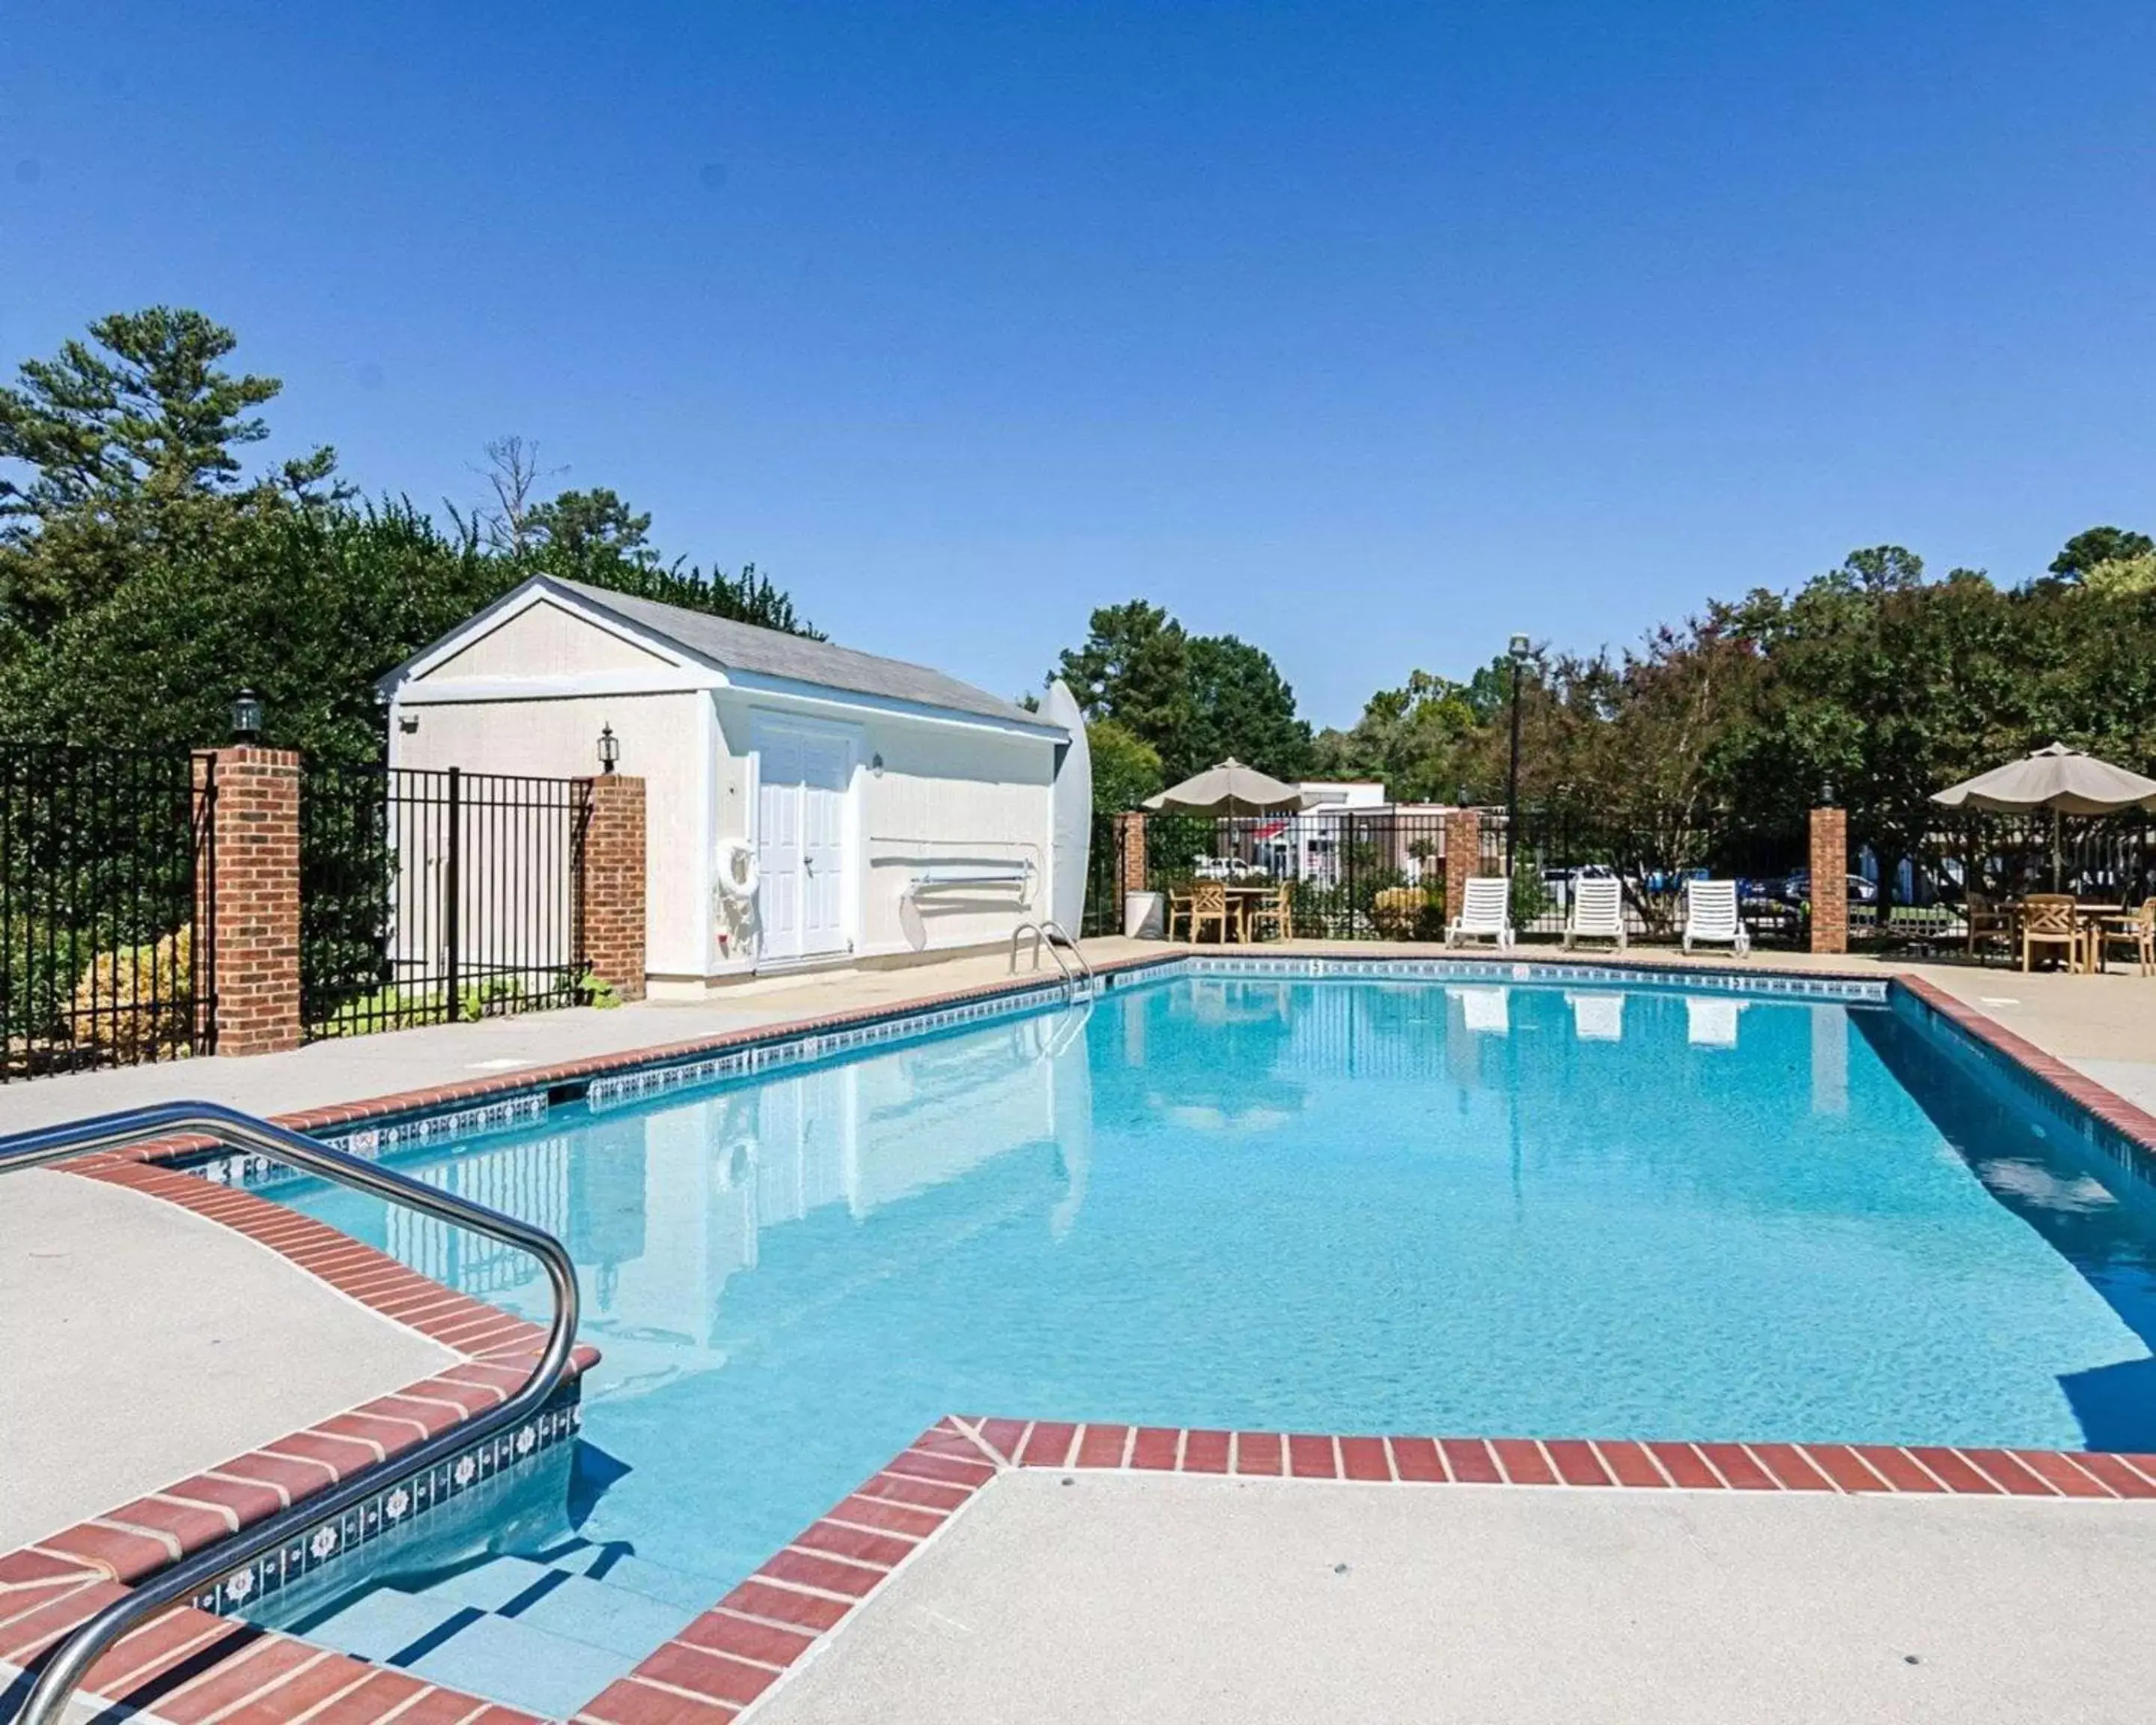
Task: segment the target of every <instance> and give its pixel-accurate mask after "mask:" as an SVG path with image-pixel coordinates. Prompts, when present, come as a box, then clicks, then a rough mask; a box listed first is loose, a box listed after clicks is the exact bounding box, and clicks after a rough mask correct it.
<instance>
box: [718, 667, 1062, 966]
mask: <svg viewBox="0 0 2156 1725" xmlns="http://www.w3.org/2000/svg"><path fill="white" fill-rule="evenodd" d="M715 701H716V711H717V713H718V716H719V730H720V733H721V756H720V758H719V759H718V761H717V762H716V796H715V798H714V801H715V803H716V809H717V811H718V813H717V828H716V831H717V834H718V836H720V837H723V838H739V839H743V840H745V841H749V840H752V839H753V837H754V830H755V820H756V814H755V809H756V783H757V758H756V757H757V751H756V747H755V743H754V741H753V735H754V727H755V722H756V719H757V716H758V715H762V716H765V717H767V718H769V719H773V720H778V721H787V720H794V721H798V722H801V723H804V724H813V725H814V726H818V727H819V728H820V729H824V730H836V731H840V732H845V733H846V734H847V735H848V736H849V737H850V739H851V741H852V743H853V750H854V759H855V768H854V776H853V784H852V787H851V790H850V798H851V802H852V804H853V808H852V818H851V822H850V825H851V829H852V831H853V833H854V834H855V842H854V847H853V850H854V854H853V856H852V858H851V860H850V868H851V871H852V879H851V880H850V883H849V888H848V890H849V892H850V896H851V901H852V904H853V913H852V914H853V921H852V923H851V926H850V931H849V932H850V935H851V937H852V939H853V942H854V950H855V954H856V956H859V957H880V956H887V955H890V954H893V953H903V952H931V951H936V950H939V949H942V948H946V947H964V946H974V945H979V944H982V943H983V942H992V941H999V940H1007V939H1009V937H1010V934H1011V931H1012V930H1013V929H1014V928H1015V927H1017V926H1018V925H1019V923H1020V922H1027V921H1034V920H1038V919H1039V918H1040V917H1042V916H1046V915H1048V914H1049V912H1048V904H1049V891H1050V880H1049V876H1050V867H1051V863H1052V857H1051V837H1052V829H1051V823H1052V819H1053V816H1052V813H1051V809H1050V792H1051V788H1052V784H1053V780H1054V777H1055V747H1056V745H1055V739H1054V738H1053V737H1047V736H1042V735H1025V734H1019V733H1014V732H1004V731H1001V730H998V729H997V728H996V727H994V726H993V725H978V726H976V725H968V724H962V723H955V722H952V721H948V720H945V719H941V718H935V717H928V716H914V715H911V714H904V713H894V712H889V711H881V710H879V709H877V708H875V707H872V706H846V705H844V704H842V703H841V701H839V699H838V698H837V697H835V696H834V698H832V699H831V700H829V701H814V702H808V701H788V700H787V699H785V698H783V697H780V696H767V695H751V694H749V693H747V692H746V691H738V690H731V689H730V690H722V691H719V692H718V693H717V695H716V696H715ZM879 756H880V757H882V762H883V765H882V768H881V769H880V771H879V770H878V769H877V768H876V767H875V764H874V763H875V760H876V758H877V757H879ZM1011 863H1026V864H1030V865H1031V867H1032V870H1033V878H1032V881H1031V884H1030V886H1029V888H1027V889H1025V890H1024V891H1021V890H1020V889H1019V888H1017V887H1014V886H1002V885H982V886H939V887H932V888H930V889H929V890H927V891H925V892H923V893H921V894H920V895H918V896H915V897H912V898H911V899H909V898H908V896H907V893H906V889H907V887H908V886H910V885H911V883H912V881H913V880H914V878H915V873H916V870H919V869H921V868H925V867H929V866H932V865H937V864H944V865H968V864H973V865H984V864H1011Z"/></svg>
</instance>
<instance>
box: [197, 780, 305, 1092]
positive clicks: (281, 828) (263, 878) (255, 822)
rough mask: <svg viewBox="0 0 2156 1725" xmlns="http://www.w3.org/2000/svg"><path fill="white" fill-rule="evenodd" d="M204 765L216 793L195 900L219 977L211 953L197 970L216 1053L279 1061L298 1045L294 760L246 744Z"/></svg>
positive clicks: (297, 787) (297, 804)
mask: <svg viewBox="0 0 2156 1725" xmlns="http://www.w3.org/2000/svg"><path fill="white" fill-rule="evenodd" d="M202 771H203V769H198V782H199V779H200V776H201V773H202ZM207 771H208V773H212V774H213V775H214V776H215V783H216V786H217V795H216V799H215V801H214V802H213V803H212V804H211V839H210V844H211V847H212V848H211V850H210V851H209V854H208V855H205V856H204V857H203V861H202V865H201V867H200V868H199V869H198V870H197V884H196V888H195V893H196V899H197V908H198V923H199V925H200V926H201V927H204V928H207V929H208V930H209V931H210V933H211V938H212V940H213V942H214V953H213V955H210V954H204V955H203V956H202V957H198V959H197V961H196V962H197V963H198V965H199V966H200V967H201V974H202V975H203V978H205V980H206V981H207V980H208V978H211V977H212V976H214V978H215V988H216V1013H217V1018H216V1026H217V1040H216V1050H217V1052H218V1053H219V1054H221V1055H258V1054H277V1053H280V1052H282V1051H283V1050H285V1049H288V1048H297V1047H298V1046H299V1045H300V757H299V754H298V752H296V751H295V750H292V749H265V748H259V747H254V745H252V744H249V745H243V746H240V747H233V748H222V749H218V750H215V751H213V752H210V754H209V755H208V768H207ZM212 956H213V959H214V964H215V969H214V971H212V970H211V968H210V963H211V959H212Z"/></svg>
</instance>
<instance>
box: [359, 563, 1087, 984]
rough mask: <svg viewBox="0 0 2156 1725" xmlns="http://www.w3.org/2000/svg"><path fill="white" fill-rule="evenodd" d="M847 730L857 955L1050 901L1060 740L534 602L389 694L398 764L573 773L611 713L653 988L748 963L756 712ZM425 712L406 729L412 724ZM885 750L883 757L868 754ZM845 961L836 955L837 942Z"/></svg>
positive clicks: (912, 946)
mask: <svg viewBox="0 0 2156 1725" xmlns="http://www.w3.org/2000/svg"><path fill="white" fill-rule="evenodd" d="M759 715H761V716H764V717H765V718H767V719H773V720H778V721H789V720H790V721H796V722H798V723H801V724H804V725H811V726H815V727H817V728H818V729H819V730H823V731H825V732H833V731H835V732H842V733H844V735H845V736H846V737H847V738H848V740H849V742H850V745H851V747H852V752H853V759H854V762H855V766H854V769H853V773H852V777H851V782H850V785H849V787H848V789H847V793H846V798H847V821H846V830H847V833H848V835H849V839H848V845H847V850H848V858H847V870H848V880H847V885H846V897H845V905H846V918H847V922H846V936H847V938H848V940H849V942H850V946H851V950H852V952H853V954H854V955H855V956H856V957H877V956H885V955H893V954H901V953H906V952H925V951H934V950H938V949H943V948H949V947H963V946H972V945H978V944H982V943H985V942H995V941H1001V940H1007V939H1008V938H1009V936H1010V933H1011V932H1012V930H1013V929H1014V928H1015V927H1017V925H1018V924H1019V923H1020V922H1025V921H1032V920H1039V918H1041V917H1044V916H1048V915H1049V914H1050V902H1051V899H1050V892H1051V886H1052V883H1051V881H1050V870H1051V869H1052V866H1053V811H1052V807H1051V800H1052V789H1053V779H1054V772H1055V750H1056V747H1057V740H1056V738H1055V737H1054V736H1052V735H1050V734H1046V733H1036V732H1021V731H1018V730H1014V729H1013V728H1010V727H1008V726H1003V725H1000V724H998V722H997V721H993V720H982V721H978V722H976V721H968V720H964V719H960V718H957V717H953V716H940V715H937V714H934V713H931V712H927V711H912V710H906V709H901V708H898V707H896V706H894V705H893V704H891V703H887V702H880V701H876V700H875V699H874V698H873V697H869V696H852V695H849V694H847V693H845V692H844V691H836V690H831V691H814V690H801V691H798V692H797V691H793V690H791V689H788V690H786V691H778V690H775V689H756V690H752V689H746V688H742V687H738V686H734V685H731V684H730V683H729V681H728V679H727V676H726V673H725V672H723V671H721V670H716V669H715V668H713V667H711V666H708V665H701V664H699V663H696V662H695V661H693V660H688V659H687V658H686V657H685V655H683V656H680V657H675V656H669V655H664V654H661V653H658V652H654V651H653V650H651V649H649V647H647V646H646V645H644V644H641V643H639V642H638V641H632V640H629V639H624V638H623V637H622V636H621V635H620V634H617V633H616V632H614V631H613V630H611V629H607V628H604V627H601V626H599V625H597V624H593V623H591V622H588V621H587V620H585V619H583V618H582V617H580V616H578V615H577V614H573V613H572V612H571V611H569V610H567V609H565V608H563V607H562V606H561V605H559V604H557V603H554V602H553V601H552V599H543V600H542V601H541V602H539V603H533V604H531V605H530V606H529V607H527V608H525V609H523V610H521V611H518V612H516V613H514V614H511V615H508V616H506V617H504V618H502V619H500V620H499V621H497V622H495V624H494V625H493V626H492V627H491V628H490V629H488V630H487V632H486V633H485V634H483V635H480V637H478V638H477V639H473V640H470V641H468V642H466V643H465V644H462V645H461V646H459V647H458V648H456V649H455V650H454V651H453V652H450V653H449V654H448V655H445V656H444V657H443V658H441V659H439V660H435V661H433V662H430V663H426V664H425V665H424V668H423V670H420V671H418V672H417V673H416V674H414V675H413V676H411V677H410V678H408V680H406V681H405V683H404V684H403V685H402V686H401V687H400V688H399V689H398V691H397V693H396V695H395V696H394V697H393V706H392V714H391V717H392V722H391V726H390V758H391V762H392V764H393V765H396V766H400V767H415V768H446V767H452V766H454V767H461V768H465V770H466V771H468V772H473V773H530V774H536V775H539V776H542V777H548V778H582V777H586V776H588V775H590V774H592V773H596V772H597V771H598V737H599V732H600V731H601V729H602V727H603V726H612V727H613V733H614V736H615V737H616V738H617V739H618V741H619V743H620V746H621V756H620V763H619V771H621V772H623V773H634V774H637V775H639V776H640V777H642V778H643V779H644V782H645V804H644V806H645V819H646V821H647V824H648V825H647V845H648V849H647V854H646V865H645V871H646V880H647V882H648V896H647V901H646V930H645V940H646V953H647V961H646V962H647V968H648V970H649V975H650V978H651V979H652V981H653V983H654V985H656V986H657V987H658V988H660V990H661V991H662V992H664V991H665V990H666V988H667V987H668V985H671V986H672V988H674V989H675V990H681V989H687V988H700V987H701V985H702V984H703V983H706V982H709V981H713V980H716V979H719V978H725V977H728V976H737V975H740V974H742V973H745V972H748V971H752V970H753V969H754V968H755V967H756V962H757V952H756V927H755V918H754V916H753V914H752V913H747V914H740V915H733V914H728V913H727V912H726V911H724V910H723V909H722V908H721V906H719V905H718V904H717V902H716V901H715V898H714V892H713V889H714V887H715V886H716V866H715V858H716V850H717V847H718V845H719V843H720V842H721V840H722V839H741V840H742V841H744V842H746V843H748V844H750V845H753V844H754V842H755V839H756V823H757V813H756V808H757V774H758V757H757V750H756V747H755V742H754V731H755V725H756V721H757V717H758V716H759ZM408 722H415V723H416V727H417V728H416V729H414V730H413V731H411V732H407V731H406V730H405V729H404V725H405V724H406V723H408ZM878 757H880V758H881V762H882V764H881V767H880V769H879V768H877V767H876V766H875V764H874V763H875V762H876V760H877V759H878ZM1009 864H1024V865H1029V866H1030V868H1031V870H1032V874H1031V879H1030V881H1029V884H1028V885H1027V886H1026V887H1024V889H1021V888H1019V887H1018V886H1009V885H1004V884H1000V883H997V884H987V883H983V884H979V885H972V884H968V885H944V886H932V887H931V888H929V889H928V890H927V891H924V892H922V893H921V894H919V895H917V896H910V895H909V894H908V891H907V889H908V887H909V886H911V884H912V883H913V881H914V880H915V877H916V871H917V870H920V869H922V868H926V867H931V866H934V865H1009ZM841 956H843V955H841Z"/></svg>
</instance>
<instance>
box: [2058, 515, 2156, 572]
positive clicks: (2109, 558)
mask: <svg viewBox="0 0 2156 1725" xmlns="http://www.w3.org/2000/svg"><path fill="white" fill-rule="evenodd" d="M2150 552H2156V539H2151V538H2150V537H2149V536H2148V535H2147V534H2146V533H2137V532H2134V531H2131V530H2130V529H2128V528H2125V527H2089V528H2086V529H2084V530H2083V531H2081V532H2079V533H2076V534H2075V535H2074V536H2073V537H2072V538H2071V539H2069V540H2068V541H2067V542H2066V547H2065V548H2064V549H2063V550H2061V552H2059V554H2058V555H2057V556H2056V557H2053V558H2052V559H2051V573H2053V574H2054V575H2056V576H2058V577H2060V578H2061V579H2064V580H2067V581H2083V580H2086V579H2087V578H2088V574H2089V572H2090V571H2091V570H2092V569H2094V568H2095V567H2097V565H2098V564H2101V563H2115V562H2128V561H2130V560H2132V559H2133V558H2136V557H2147V556H2148V555H2149V553H2150Z"/></svg>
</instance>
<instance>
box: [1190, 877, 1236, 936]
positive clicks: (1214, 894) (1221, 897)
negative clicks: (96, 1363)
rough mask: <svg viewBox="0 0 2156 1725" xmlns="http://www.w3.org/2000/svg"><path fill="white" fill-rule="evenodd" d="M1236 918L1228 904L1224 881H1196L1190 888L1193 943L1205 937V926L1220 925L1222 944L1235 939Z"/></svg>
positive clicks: (1232, 908) (1233, 907) (1226, 887)
mask: <svg viewBox="0 0 2156 1725" xmlns="http://www.w3.org/2000/svg"><path fill="white" fill-rule="evenodd" d="M1209 922H1217V923H1219V925H1220V938H1221V940H1222V942H1228V941H1230V940H1233V939H1234V938H1235V934H1234V929H1235V922H1236V916H1235V906H1232V905H1230V904H1229V902H1228V884H1227V882H1225V881H1224V880H1198V881H1193V883H1192V884H1191V888H1190V938H1191V940H1192V941H1193V942H1197V941H1201V940H1203V939H1204V937H1205V925H1206V924H1207V923H1209Z"/></svg>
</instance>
